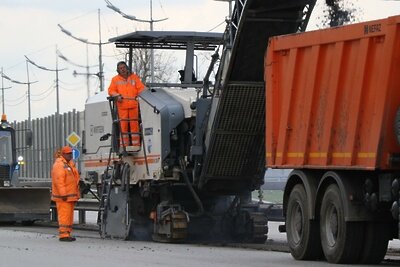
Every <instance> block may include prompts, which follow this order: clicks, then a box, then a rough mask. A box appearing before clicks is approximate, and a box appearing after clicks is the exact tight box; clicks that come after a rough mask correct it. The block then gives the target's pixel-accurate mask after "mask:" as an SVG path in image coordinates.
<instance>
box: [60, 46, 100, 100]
mask: <svg viewBox="0 0 400 267" xmlns="http://www.w3.org/2000/svg"><path fill="white" fill-rule="evenodd" d="M88 46H89V45H88V44H86V65H85V66H84V65H80V64H77V63H75V62H72V61H71V60H69V59H68V58H67V57H65V56H64V55H63V54H61V52H60V50H57V55H58V57H59V58H61V59H62V60H64V61H66V62H68V63H69V64H72V65H74V66H76V67H79V68H85V69H86V73H90V68H91V67H96V66H97V65H91V66H89V51H88ZM96 76H97V75H96ZM89 77H90V75H89V74H88V75H86V90H87V97H88V98H89V96H90V80H89ZM97 77H98V76H97Z"/></svg>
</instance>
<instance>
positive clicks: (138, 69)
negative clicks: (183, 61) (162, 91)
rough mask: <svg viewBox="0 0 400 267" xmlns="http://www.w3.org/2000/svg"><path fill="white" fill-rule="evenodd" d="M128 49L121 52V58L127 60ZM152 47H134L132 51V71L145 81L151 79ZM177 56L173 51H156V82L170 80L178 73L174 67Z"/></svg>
mask: <svg viewBox="0 0 400 267" xmlns="http://www.w3.org/2000/svg"><path fill="white" fill-rule="evenodd" d="M127 54H128V51H125V53H123V54H121V56H120V57H121V60H126V58H127V57H126V55H127ZM150 57H151V51H150V49H143V48H134V49H133V51H132V61H133V62H132V71H133V72H134V73H136V74H137V75H138V76H139V77H140V78H141V80H142V81H143V82H144V83H147V82H150V81H151V70H150ZM175 61H176V59H175V57H174V56H173V54H171V53H166V52H161V51H155V52H154V82H156V83H157V82H160V83H163V82H168V81H171V80H172V78H173V74H175V73H176V71H175V68H174V62H175Z"/></svg>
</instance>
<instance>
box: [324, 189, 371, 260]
mask: <svg viewBox="0 0 400 267" xmlns="http://www.w3.org/2000/svg"><path fill="white" fill-rule="evenodd" d="M320 215H321V216H320V235H321V244H322V249H323V251H324V254H325V258H326V260H327V261H328V262H331V263H356V262H358V260H359V257H360V254H361V250H362V247H363V242H362V240H363V231H364V227H363V226H364V223H358V222H346V221H345V220H344V205H343V202H342V200H341V196H340V190H339V187H338V186H337V185H336V184H332V185H330V186H328V188H327V189H326V191H325V194H324V197H323V200H322V205H321V211H320Z"/></svg>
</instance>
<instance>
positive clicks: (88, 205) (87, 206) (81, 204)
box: [50, 198, 99, 224]
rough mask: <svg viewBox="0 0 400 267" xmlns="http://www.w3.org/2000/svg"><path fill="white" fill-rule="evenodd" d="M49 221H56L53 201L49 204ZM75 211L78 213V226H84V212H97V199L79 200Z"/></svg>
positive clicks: (55, 209)
mask: <svg viewBox="0 0 400 267" xmlns="http://www.w3.org/2000/svg"><path fill="white" fill-rule="evenodd" d="M50 209H51V221H57V208H56V203H54V202H53V201H52V202H51V204H50ZM75 210H77V211H78V220H79V224H86V211H98V210H99V201H98V200H97V199H85V198H83V199H80V200H78V202H77V203H76V205H75Z"/></svg>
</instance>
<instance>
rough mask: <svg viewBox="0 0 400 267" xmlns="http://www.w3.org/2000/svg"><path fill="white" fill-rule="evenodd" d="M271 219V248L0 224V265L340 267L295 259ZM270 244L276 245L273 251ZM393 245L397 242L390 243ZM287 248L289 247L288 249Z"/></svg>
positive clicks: (396, 261)
mask: <svg viewBox="0 0 400 267" xmlns="http://www.w3.org/2000/svg"><path fill="white" fill-rule="evenodd" d="M278 225H279V223H276V222H271V223H270V235H269V240H268V242H267V243H268V244H271V245H270V246H250V245H249V246H230V245H229V246H228V245H227V244H224V245H222V244H211V245H204V244H202V245H199V244H164V243H155V242H144V241H122V240H108V239H101V238H100V237H99V234H98V232H96V231H93V230H75V231H74V235H75V236H76V237H77V241H75V242H71V243H66V242H59V241H58V237H57V228H55V227H49V226H37V225H36V226H31V227H26V226H18V225H17V226H7V225H2V226H1V227H0V255H1V260H0V267H1V266H13V267H26V266H40V267H64V266H65V267H71V266H74V267H80V266H85V267H87V266H96V267H102V266H107V267H110V266H111V267H114V266H115V267H117V266H118V267H124V266H130V267H131V266H173V267H179V266H182V267H183V266H184V267H187V266H191V267H195V266H201V267H208V266H229V267H235V266H238V267H239V266H240V267H242V266H248V267H252V266H257V267H259V266H264V267H274V266H280V267H282V266H291V267H292V266H296V267H297V266H300V267H301V266H343V265H334V264H329V263H327V262H313V261H295V260H294V259H293V258H292V256H291V255H290V253H287V252H282V251H285V249H282V248H285V246H284V244H285V242H286V241H285V235H284V234H282V233H279V232H278V231H277V226H278ZM273 246H276V247H275V249H276V248H277V249H276V250H278V251H271V249H273V250H275V249H274V247H273ZM390 247H391V248H392V249H396V244H391V246H390ZM286 251H287V248H286ZM397 255H399V254H396V253H394V254H392V253H389V254H388V255H387V256H386V258H385V261H384V262H383V263H382V264H381V265H363V266H399V265H400V257H399V256H397Z"/></svg>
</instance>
